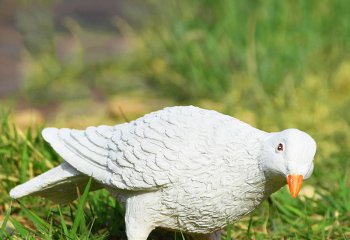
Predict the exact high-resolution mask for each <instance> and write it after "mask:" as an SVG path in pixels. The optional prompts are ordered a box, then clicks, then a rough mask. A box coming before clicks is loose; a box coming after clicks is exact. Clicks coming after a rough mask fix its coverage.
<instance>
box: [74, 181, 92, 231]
mask: <svg viewBox="0 0 350 240" xmlns="http://www.w3.org/2000/svg"><path fill="white" fill-rule="evenodd" d="M90 186H91V177H90V179H89V182H88V183H87V185H86V187H85V190H84V193H83V195H82V196H81V198H80V199H79V203H78V210H77V214H76V215H75V219H74V222H73V226H72V230H71V234H70V236H71V237H73V236H76V233H77V230H78V227H79V225H80V223H81V222H82V221H83V218H84V206H85V203H86V200H87V196H88V194H89V191H90Z"/></svg>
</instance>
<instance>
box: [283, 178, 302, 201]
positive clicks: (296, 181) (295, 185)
mask: <svg viewBox="0 0 350 240" xmlns="http://www.w3.org/2000/svg"><path fill="white" fill-rule="evenodd" d="M303 180H304V177H303V175H299V174H290V175H288V177H287V182H288V187H289V191H290V194H291V195H292V197H293V198H296V197H297V196H298V193H299V191H300V188H301V184H302V183H303Z"/></svg>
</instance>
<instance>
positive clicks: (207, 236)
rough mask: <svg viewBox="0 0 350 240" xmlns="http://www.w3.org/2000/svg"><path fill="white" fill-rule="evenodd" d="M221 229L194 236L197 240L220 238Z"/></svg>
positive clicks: (216, 239)
mask: <svg viewBox="0 0 350 240" xmlns="http://www.w3.org/2000/svg"><path fill="white" fill-rule="evenodd" d="M221 232H222V231H221V230H218V231H215V232H212V233H209V234H193V235H192V237H193V239H195V240H220V239H221Z"/></svg>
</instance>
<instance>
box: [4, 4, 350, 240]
mask: <svg viewBox="0 0 350 240" xmlns="http://www.w3.org/2000/svg"><path fill="white" fill-rule="evenodd" d="M148 4H149V6H150V7H149V8H148V9H149V10H150V11H151V12H150V14H149V15H150V17H149V18H147V19H142V21H143V22H144V24H142V26H143V27H142V28H140V29H135V28H133V26H129V25H128V24H127V23H125V22H123V21H118V22H117V27H118V30H119V33H120V34H122V35H123V37H125V38H126V39H128V40H130V41H131V42H132V43H131V44H130V46H129V47H130V48H132V51H130V52H128V53H125V54H124V55H122V56H116V57H111V58H106V59H102V60H96V61H95V60H94V59H88V58H87V57H86V56H88V51H89V50H88V49H87V48H86V47H85V43H84V41H85V40H86V39H87V38H88V37H87V36H88V34H86V32H87V31H85V29H83V28H82V27H80V26H79V24H78V23H77V22H75V21H74V20H73V19H69V20H68V21H66V28H67V30H68V32H69V34H70V36H72V37H73V38H74V43H75V45H74V47H73V50H74V51H73V53H72V56H70V58H69V60H68V61H64V60H62V59H59V58H58V57H57V56H56V54H55V49H54V46H55V44H56V41H57V39H59V37H60V36H58V35H54V34H53V33H52V34H51V35H50V36H52V37H48V38H45V39H44V40H45V41H49V43H48V44H45V49H41V50H40V51H39V50H38V51H36V50H37V49H35V51H30V49H29V50H28V51H25V52H24V53H23V55H22V62H23V66H24V68H23V71H24V74H23V75H24V76H26V81H25V82H26V85H25V88H24V95H25V100H26V101H28V102H30V103H31V104H38V103H40V104H41V103H43V102H45V103H57V102H60V101H68V100H72V99H77V98H79V99H81V98H83V99H84V98H95V97H96V96H97V98H98V96H99V95H101V96H103V97H105V98H108V97H109V96H112V95H116V94H119V93H120V92H124V94H125V92H127V91H128V90H130V89H133V90H135V89H136V90H139V91H143V92H146V91H150V90H151V91H152V90H153V91H154V92H157V94H162V95H163V96H166V97H167V98H171V99H174V100H175V101H177V102H176V103H178V104H195V105H199V106H202V107H206V108H211V109H217V110H220V111H221V112H224V113H227V114H230V115H232V116H235V117H237V118H239V119H241V120H243V121H245V122H248V123H250V124H252V125H253V126H256V127H258V128H261V129H263V130H266V131H278V130H281V129H285V128H291V127H295V128H299V129H302V130H305V131H306V132H308V133H310V135H311V136H313V137H314V138H315V139H316V142H317V144H318V150H317V155H316V159H315V170H314V174H313V176H312V177H311V179H310V180H308V181H306V182H305V184H304V187H303V190H302V193H301V197H300V198H297V199H292V198H291V197H290V195H289V193H288V191H287V189H282V190H280V191H279V192H277V193H276V194H274V195H272V197H271V199H270V201H266V202H264V203H263V204H262V205H261V206H260V207H259V208H258V209H257V210H256V211H254V212H253V213H252V214H250V215H249V216H247V217H245V218H243V219H242V220H241V221H239V222H237V223H236V224H233V225H232V226H230V227H228V228H227V229H226V233H225V234H224V236H223V239H235V238H237V239H267V238H269V239H283V238H287V239H349V238H350V221H349V219H350V190H349V189H350V173H349V169H350V168H349V167H350V150H349V146H350V111H349V104H350V95H349V92H350V80H349V79H350V78H349V76H350V56H349V53H350V45H349V43H350V41H349V39H350V27H349V13H348V9H350V6H349V4H350V2H349V1H347V0H324V1H317V0H308V1H303V0H299V1H292V0H290V1H285V2H283V3H282V2H281V1H231V0H222V1H215V2H214V1H169V2H168V4H167V5H166V6H165V5H164V4H162V3H159V1H157V0H156V1H149V2H148ZM48 17H50V16H49V15H48ZM19 21H20V20H19ZM21 21H24V23H26V22H27V19H25V18H22V20H21ZM28 23H29V22H28ZM19 24H20V23H19ZM29 25H30V26H32V25H33V24H29ZM29 25H28V26H29ZM34 25H35V24H34ZM25 26H26V25H25V24H24V25H23V27H25ZM35 26H36V25H35ZM51 27H52V26H51ZM45 28H46V27H45ZM43 31H44V30H43ZM50 31H53V29H51V30H50ZM95 34H96V35H102V34H103V33H100V32H98V33H95ZM34 35H35V34H34ZM23 41H26V40H25V38H24V40H23ZM50 41H51V42H50ZM34 42H37V41H34ZM41 46H44V45H43V44H38V45H36V48H40V47H41ZM47 48H49V50H47ZM32 50H33V49H32ZM33 52H35V54H34V53H33ZM67 86H68V87H67ZM126 95H127V94H126ZM127 117H129V116H127ZM0 124H1V128H0V180H1V181H0V192H1V193H2V194H0V216H1V220H2V225H1V236H0V238H5V237H8V238H13V239H38V238H44V239H125V233H124V220H123V214H124V209H123V206H121V205H119V204H118V202H117V201H116V200H115V199H113V198H112V197H110V196H109V195H108V193H107V192H106V191H99V192H93V193H89V194H88V195H86V193H87V192H84V193H83V194H82V196H81V198H80V199H79V200H77V201H75V202H73V203H72V204H70V205H65V206H57V205H52V204H51V203H50V202H48V201H46V200H43V199H39V198H25V199H23V200H21V201H20V202H12V203H11V200H10V199H9V196H8V194H7V193H8V191H9V189H11V188H12V187H14V186H15V185H16V184H19V183H21V182H24V181H26V180H27V179H30V178H32V177H33V176H36V175H38V174H40V173H42V172H44V171H46V170H48V169H50V168H52V167H53V166H55V165H57V164H58V163H59V162H60V158H59V157H58V156H57V154H56V153H55V152H53V151H52V149H51V148H50V146H49V145H48V144H47V143H45V142H44V140H43V139H42V138H41V136H40V129H36V128H28V129H26V130H21V129H18V128H17V127H16V126H15V125H14V124H13V121H12V120H11V117H10V114H9V113H8V112H6V111H3V112H2V113H1V116H0ZM14 229H15V230H14ZM159 236H163V235H161V234H160V233H158V234H155V235H153V236H152V237H151V238H152V239H157V238H158V239H159V238H160V239H174V238H178V239H182V235H181V234H177V235H175V236H176V237H174V234H169V235H166V237H163V238H162V237H159Z"/></svg>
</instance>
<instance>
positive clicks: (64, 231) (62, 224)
mask: <svg viewBox="0 0 350 240" xmlns="http://www.w3.org/2000/svg"><path fill="white" fill-rule="evenodd" d="M58 212H59V213H60V219H61V226H62V229H63V233H64V235H65V237H69V235H70V234H69V231H68V228H67V224H66V222H65V221H64V218H63V214H62V211H61V208H60V207H58Z"/></svg>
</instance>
